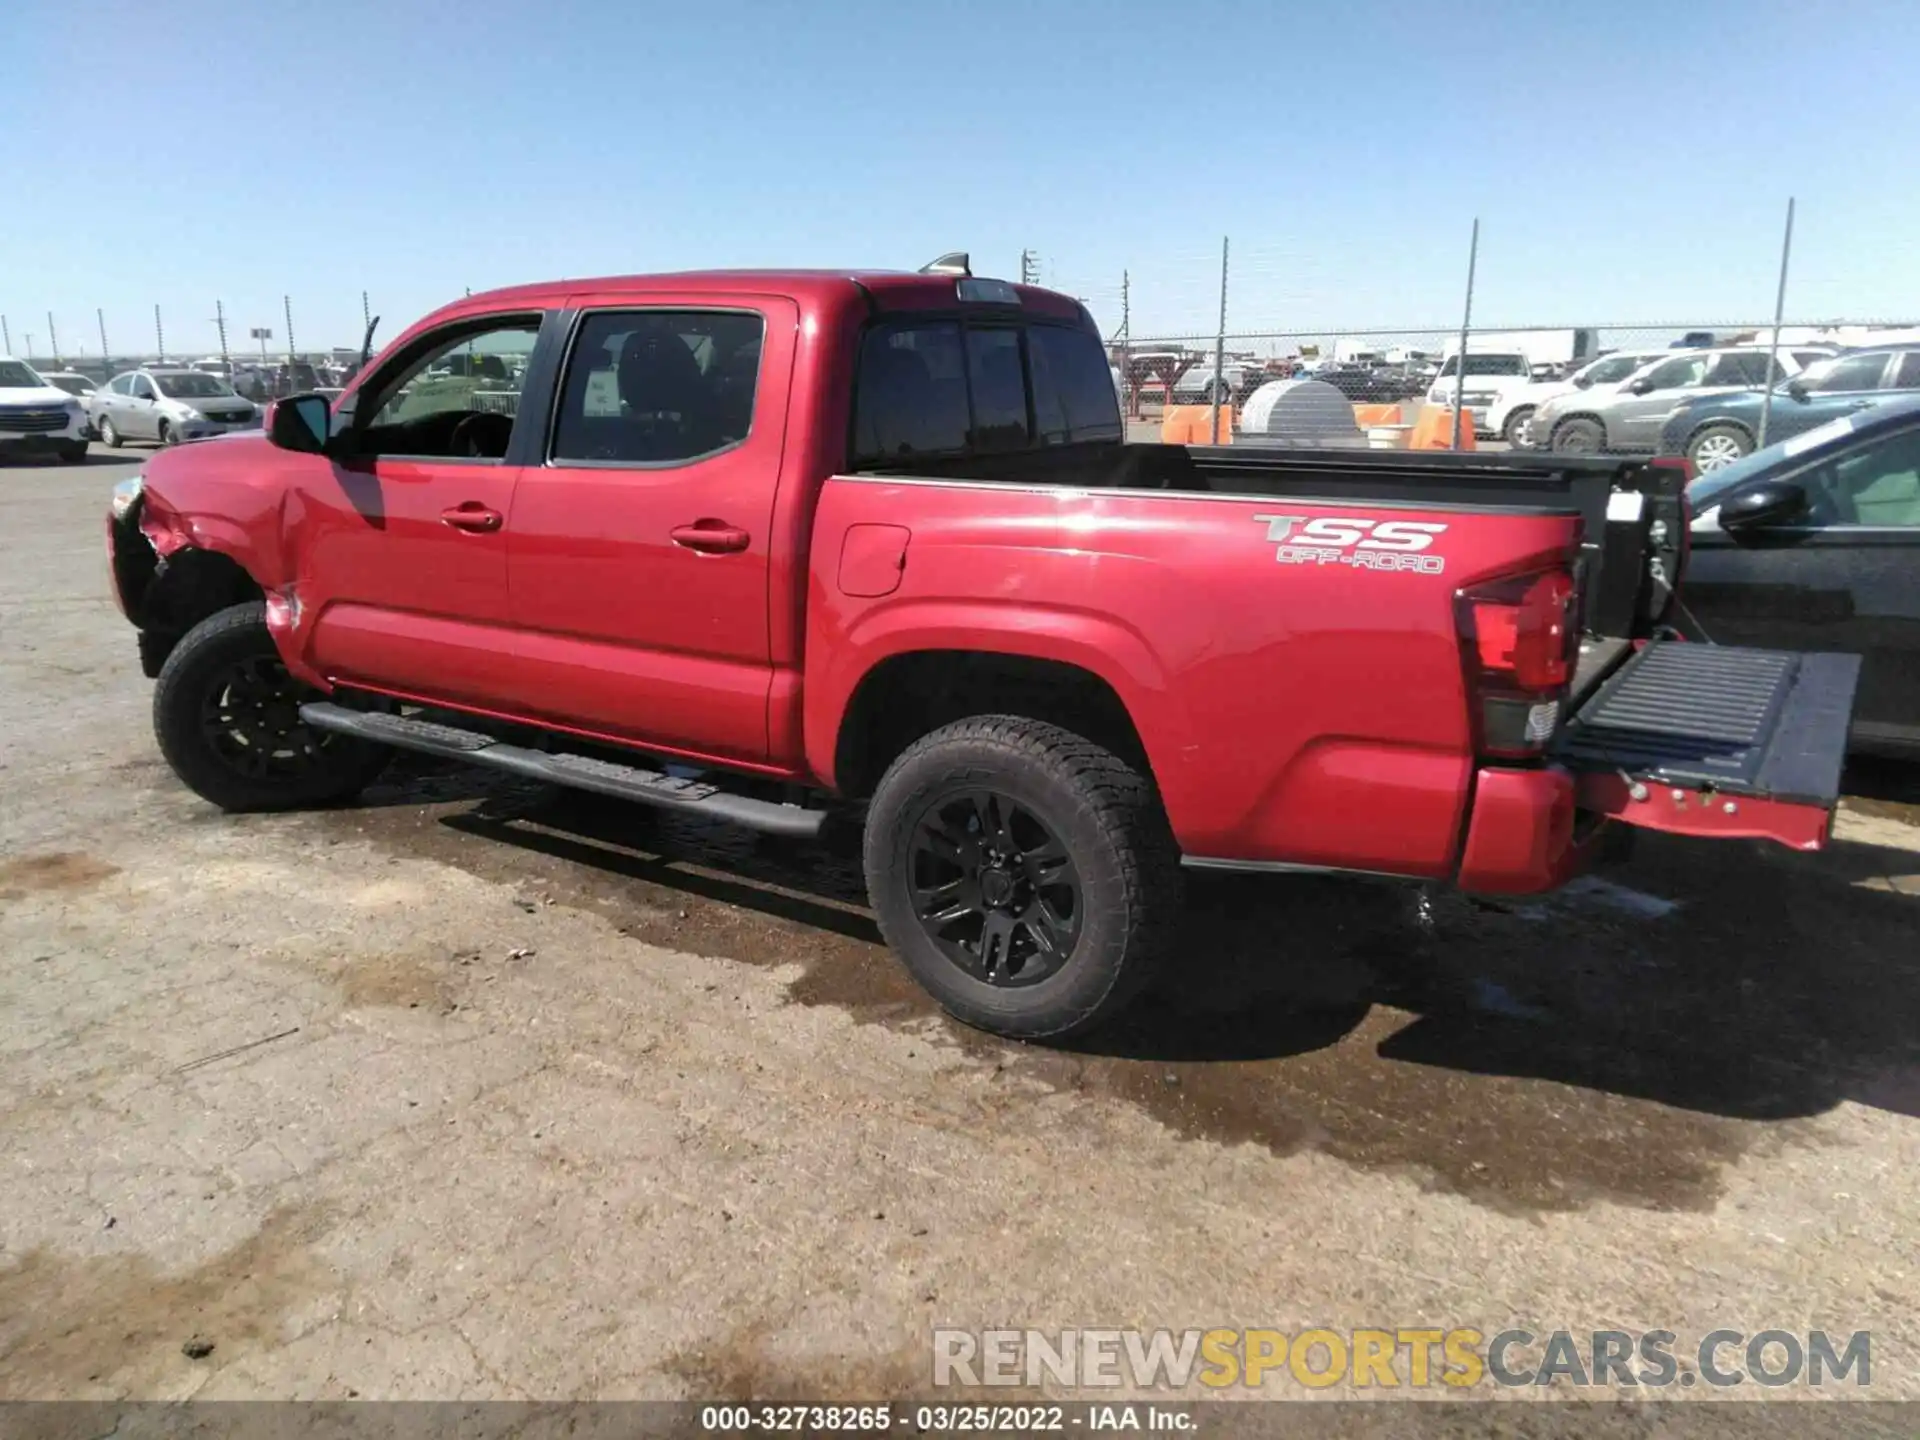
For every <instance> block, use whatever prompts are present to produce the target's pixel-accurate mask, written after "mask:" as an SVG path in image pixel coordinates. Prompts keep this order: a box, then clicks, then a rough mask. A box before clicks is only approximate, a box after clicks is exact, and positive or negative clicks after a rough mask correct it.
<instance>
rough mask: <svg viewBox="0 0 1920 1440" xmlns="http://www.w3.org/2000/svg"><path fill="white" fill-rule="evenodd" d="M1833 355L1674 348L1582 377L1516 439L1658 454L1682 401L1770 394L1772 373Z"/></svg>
mask: <svg viewBox="0 0 1920 1440" xmlns="http://www.w3.org/2000/svg"><path fill="white" fill-rule="evenodd" d="M1833 353H1834V352H1833V351H1832V350H1831V349H1830V348H1821V347H1815V346H1798V345H1797V346H1793V347H1792V348H1783V349H1781V350H1780V351H1779V352H1778V353H1777V354H1770V353H1769V351H1768V350H1767V348H1766V347H1765V346H1760V345H1724V346H1714V347H1710V348H1699V349H1689V350H1682V351H1679V352H1678V353H1675V352H1674V351H1672V350H1668V351H1665V352H1662V353H1661V354H1660V356H1659V358H1657V359H1653V360H1650V361H1649V362H1648V363H1646V364H1644V365H1641V366H1640V367H1639V368H1638V369H1635V370H1632V371H1630V372H1629V373H1628V374H1626V375H1625V376H1623V377H1621V378H1619V379H1617V380H1610V381H1599V380H1589V381H1588V382H1587V383H1586V384H1584V385H1582V384H1580V383H1579V380H1578V377H1576V380H1575V381H1574V382H1573V386H1574V388H1572V389H1571V390H1568V391H1566V392H1565V393H1562V394H1558V395H1555V396H1552V397H1551V398H1548V399H1544V400H1542V401H1540V402H1539V403H1537V404H1536V405H1535V407H1534V409H1533V412H1532V413H1531V414H1530V415H1529V416H1528V417H1527V420H1526V432H1525V435H1524V436H1523V437H1522V436H1516V438H1517V439H1521V440H1522V441H1523V443H1525V444H1527V445H1530V446H1532V447H1535V448H1539V449H1547V450H1553V451H1555V452H1557V453H1559V454H1563V455H1594V454H1600V453H1609V454H1652V453H1653V452H1654V451H1655V450H1656V449H1657V448H1658V447H1659V443H1660V436H1661V432H1662V430H1663V429H1664V427H1665V425H1666V421H1667V416H1668V415H1669V414H1670V413H1671V412H1672V411H1673V410H1674V409H1676V408H1677V407H1678V406H1679V405H1680V404H1682V403H1683V402H1685V401H1689V400H1697V399H1701V398H1704V397H1711V396H1721V395H1728V394H1734V393H1738V392H1740V391H1746V390H1759V389H1763V388H1764V387H1765V386H1766V384H1767V381H1768V377H1769V373H1770V370H1771V374H1772V375H1773V376H1774V377H1776V378H1778V377H1781V376H1784V377H1787V378H1792V377H1793V376H1796V375H1798V374H1799V373H1800V372H1801V371H1803V370H1805V369H1806V368H1807V367H1808V366H1810V365H1813V364H1816V363H1818V362H1820V361H1822V360H1825V359H1829V358H1831V357H1832V355H1833ZM1608 358H1612V357H1608ZM1596 363H1597V362H1596ZM1583 373H1584V372H1583ZM1509 419H1511V412H1509Z"/></svg>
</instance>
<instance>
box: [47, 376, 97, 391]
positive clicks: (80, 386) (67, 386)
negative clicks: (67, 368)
mask: <svg viewBox="0 0 1920 1440" xmlns="http://www.w3.org/2000/svg"><path fill="white" fill-rule="evenodd" d="M50 378H51V380H52V381H53V383H54V384H55V385H58V386H59V387H60V388H61V389H62V390H64V391H66V392H67V393H68V394H69V395H84V394H86V393H87V392H88V391H89V390H91V389H93V382H92V381H91V380H88V379H86V378H85V377H83V376H80V375H54V376H51V377H50Z"/></svg>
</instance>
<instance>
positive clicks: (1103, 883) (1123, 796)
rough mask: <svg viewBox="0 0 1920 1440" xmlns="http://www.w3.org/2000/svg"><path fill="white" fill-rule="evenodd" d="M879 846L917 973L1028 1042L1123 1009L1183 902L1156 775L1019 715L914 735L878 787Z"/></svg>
mask: <svg viewBox="0 0 1920 1440" xmlns="http://www.w3.org/2000/svg"><path fill="white" fill-rule="evenodd" d="M865 851H866V855H865V859H866V872H867V892H868V895H869V896H870V897H871V899H872V902H873V908H874V912H875V914H876V915H877V917H878V919H879V922H880V930H881V933H882V934H883V935H884V936H885V937H886V939H887V943H888V944H889V945H891V946H892V947H893V949H894V951H895V953H897V954H898V955H899V956H900V958H901V959H902V960H903V961H904V962H905V963H906V966H907V969H908V970H910V971H911V972H912V973H913V977H914V978H915V979H916V980H918V981H919V982H920V984H921V985H922V986H923V987H924V988H925V989H926V990H927V991H928V993H930V994H931V995H932V996H933V997H934V999H936V1000H938V1001H939V1002H940V1004H941V1006H942V1007H943V1008H945V1009H946V1011H947V1012H948V1013H949V1014H951V1015H952V1016H954V1017H955V1018H956V1019H958V1020H962V1021H964V1022H965V1023H967V1024H969V1025H974V1026H978V1027H979V1028H980V1029H982V1030H990V1031H992V1032H993V1033H995V1034H998V1035H1007V1036H1012V1037H1015V1038H1018V1039H1041V1038H1047V1037H1062V1036H1066V1035H1071V1034H1075V1033H1078V1032H1081V1031H1085V1030H1090V1029H1092V1028H1094V1027H1096V1026H1098V1025H1099V1024H1101V1023H1102V1022H1104V1021H1107V1020H1110V1019H1112V1018H1113V1017H1114V1016H1115V1015H1117V1014H1118V1013H1119V1012H1120V1011H1121V1010H1122V1009H1124V1008H1125V1006H1126V1005H1127V1003H1128V1002H1129V1001H1131V1000H1132V999H1133V998H1134V997H1135V996H1136V995H1138V994H1139V993H1140V991H1141V989H1142V988H1143V987H1144V986H1145V985H1146V983H1147V981H1148V980H1149V979H1150V978H1151V977H1152V973H1153V970H1154V968H1155V965H1156V963H1157V962H1158V961H1159V959H1160V958H1161V956H1162V954H1163V953H1164V951H1165V950H1166V948H1167V944H1168V941H1169V938H1170V936H1171V933H1172V931H1173V928H1174V926H1175V925H1176V924H1177V923H1178V918H1179V914H1180V909H1181V904H1182V887H1181V877H1180V861H1179V854H1178V851H1177V849H1176V847H1175V845H1174V842H1173V836H1172V833H1171V832H1170V831H1169V830H1168V828H1167V822H1166V817H1165V815H1164V814H1163V812H1162V811H1161V808H1160V803H1159V798H1158V796H1157V795H1156V794H1155V793H1154V789H1153V786H1152V785H1151V783H1149V782H1148V780H1147V779H1146V778H1145V777H1144V776H1143V775H1141V774H1140V773H1139V771H1137V770H1136V769H1134V768H1133V767H1132V766H1130V765H1128V764H1127V763H1126V762H1125V761H1123V760H1121V759H1120V758H1119V757H1118V756H1116V755H1114V754H1113V753H1112V752H1110V751H1108V750H1105V749H1103V748H1102V747H1100V746H1098V745H1095V744H1093V743H1092V742H1091V741H1088V740H1085V739H1082V738H1081V737H1080V736H1078V735H1075V734H1073V733H1072V732H1070V731H1067V730H1063V729H1061V728H1060V727H1059V726H1057V725H1049V724H1046V723H1044V722H1042V721H1038V720H1029V719H1024V718H1022V717H1019V716H1012V715H984V716H976V717H974V718H972V719H968V720H962V721H959V722H957V723H955V724H952V725H947V726H944V727H943V728H941V729H939V730H935V731H934V732H933V733H932V734H930V735H926V736H923V737H922V738H921V739H920V740H918V741H916V742H915V743H914V744H913V745H911V746H909V747H908V748H907V750H906V751H905V752H904V753H903V754H902V755H901V756H900V757H899V759H897V760H895V761H894V762H893V764H892V766H890V767H889V768H888V770H887V773H886V775H885V776H884V777H883V778H882V779H881V781H880V784H879V787H878V789H877V790H876V791H875V792H874V796H873V802H872V804H871V806H870V807H869V810H868V820H867V832H866V844H865Z"/></svg>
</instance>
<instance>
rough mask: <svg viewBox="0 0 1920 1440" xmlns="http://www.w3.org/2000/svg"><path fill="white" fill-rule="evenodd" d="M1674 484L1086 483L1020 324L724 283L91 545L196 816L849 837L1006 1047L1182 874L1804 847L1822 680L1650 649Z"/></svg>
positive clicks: (469, 340)
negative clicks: (501, 798)
mask: <svg viewBox="0 0 1920 1440" xmlns="http://www.w3.org/2000/svg"><path fill="white" fill-rule="evenodd" d="M1686 479H1687V472H1686V471H1685V469H1684V468H1683V467H1682V468H1676V467H1674V466H1673V465H1670V464H1663V463H1661V462H1658V461H1652V462H1648V461H1641V460H1609V459H1590V458H1574V457H1567V456H1557V455H1553V456H1550V455H1537V454H1525V455H1489V454H1482V453H1473V454H1461V455H1433V454H1406V453H1398V454H1396V453H1391V452H1373V451H1365V450H1317V451H1316V450H1292V449H1285V448H1253V447H1249V446H1230V447H1216V448H1197V447H1196V448H1187V447H1184V446H1171V445H1131V444H1126V443H1124V437H1123V433H1122V422H1121V417H1120V414H1119V410H1118V407H1117V404H1116V402H1115V396H1114V389H1113V385H1112V380H1111V374H1110V371H1109V369H1108V361H1107V356H1106V354H1105V353H1104V349H1103V346H1102V344H1101V339H1100V335H1099V333H1098V331H1097V330H1096V328H1095V326H1094V323H1093V321H1092V319H1091V317H1090V316H1089V315H1088V314H1087V312H1086V311H1085V309H1084V308H1083V307H1082V306H1080V305H1079V304H1078V303H1076V302H1075V301H1073V300H1071V299H1069V298H1067V297H1065V296H1061V295H1057V294H1053V293H1050V292H1047V291H1044V290H1039V289H1033V288H1028V287H1025V286H1014V285H1010V284H1007V283H1005V282H1003V281H998V280H988V279H982V278H978V277H974V276H972V275H971V274H967V273H952V272H950V271H943V272H940V273H931V274H929V273H898V274H850V273H839V272H794V273H773V272H726V273H712V274H682V275H657V276H634V277H627V278H618V279H607V280H576V281H560V282H555V283H553V284H545V285H531V286H526V287H522V288H518V289H509V290H500V291H495V292H493V293H491V294H484V295H474V296H470V297H468V298H465V299H462V300H459V301H456V302H455V303H453V304H451V305H449V306H447V307H446V308H445V309H442V310H440V311H437V312H436V313H434V314H432V315H430V316H428V317H427V318H426V319H424V320H422V321H421V322H420V323H419V324H417V325H415V326H414V327H413V328H412V329H410V330H408V331H407V332H406V333H405V334H404V335H402V336H401V337H400V338H399V339H398V340H396V341H395V342H394V343H393V344H392V345H391V346H389V347H388V349H387V350H386V351H385V352H384V353H383V354H382V355H381V356H380V358H379V359H378V360H377V361H376V362H375V363H374V364H373V365H371V366H369V367H367V368H366V369H365V370H364V371H363V372H362V373H361V375H360V376H358V377H357V378H356V380H355V382H354V383H353V384H352V385H351V386H350V387H349V388H348V389H347V390H346V391H345V392H344V393H343V394H342V395H340V396H339V397H338V399H337V401H335V402H333V403H332V404H329V402H328V401H327V399H325V398H324V397H321V396H318V395H305V396H296V397H292V398H290V399H287V400H283V401H280V402H278V403H277V404H276V405H275V406H274V407H273V409H272V411H271V413H270V415H269V417H268V422H267V425H266V429H265V433H264V434H262V435H257V436H251V437H229V438H223V439H218V440H209V441H203V442H196V443H193V444H188V445H183V446H180V447H177V448H174V449H170V450H167V451H165V452H164V453H161V454H158V455H156V456H155V457H154V458H153V459H152V460H151V461H150V462H149V463H148V464H147V466H146V468H145V471H144V474H143V475H142V476H140V477H138V478H136V479H134V480H130V481H128V482H126V483H124V484H123V485H122V486H121V487H119V489H118V490H117V491H116V493H115V495H114V498H113V504H112V515H111V518H110V520H109V525H108V532H109V545H110V551H111V558H112V569H113V576H114V583H115V589H116V591H117V594H118V599H119V603H120V605H121V608H122V609H123V610H124V611H125V613H126V614H127V616H128V617H129V618H130V619H131V620H132V621H133V623H134V624H135V625H136V626H138V627H139V630H140V646H141V654H142V657H143V660H144V662H145V668H146V670H147V673H148V674H149V675H150V676H154V677H157V679H158V682H159V683H158V685H157V686H156V689H155V695H154V720H155V728H156V730H157V732H158V736H159V742H160V746H161V749H162V750H163V751H164V753H165V755H166V757H167V759H168V760H169V762H170V763H171V764H172V766H173V768H174V770H175V771H176V772H177V773H178V775H179V776H180V778H181V779H182V780H184V781H185V782H186V783H187V784H188V785H189V786H190V787H192V788H193V789H194V790H196V791H197V792H199V794H201V795H202V796H204V797H206V798H207V799H208V800H210V801H212V802H213V803H214V804H216V805H219V806H222V807H225V808H227V809H232V810H245V809H255V808H265V807H284V806H292V805H299V804H316V803H325V802H334V801H339V800H341V799H342V798H343V797H347V796H350V795H352V794H353V793H354V792H356V791H357V790H359V789H360V788H361V787H363V786H364V785H366V784H367V783H368V782H369V780H371V779H372V778H373V776H374V775H375V774H376V772H377V771H378V770H379V768H380V766H381V764H382V763H383V761H384V759H385V758H386V757H387V756H388V755H389V754H390V752H391V749H392V747H400V748H406V749H413V750H420V751H427V752H431V753H434V754H438V755H442V756H454V757H458V758H460V759H462V760H465V761H470V762H472V763H474V764H477V765H485V766H493V767H496V768H499V769H502V770H506V771H511V772H513V773H515V774H518V775H522V776H529V777H534V778H538V779H541V780H546V781H551V782H555V783H558V784H561V785H571V786H578V787H583V788H585V789H589V790H594V791H599V792H603V793H606V794H611V795H617V796H625V797H629V798H631V799H634V800H637V801H642V802H645V803H648V804H652V805H657V806H667V807H672V808H675V809H679V810H685V811H693V812H699V813H703V814H707V815H712V816H717V817H722V818H725V819H727V820H730V821H735V822H738V823H740V824H743V825H748V826H755V827H758V828H760V829H762V830H765V831H771V832H777V833H781V834H787V835H803V836H804V835H813V834H816V833H818V831H819V830H820V828H821V827H822V825H824V824H826V823H827V822H828V821H829V820H830V819H833V818H835V817H837V816H844V817H848V818H851V819H853V820H855V821H857V822H858V823H859V824H860V825H861V826H862V827H863V835H864V840H863V844H864V849H865V864H866V874H867V880H868V885H869V888H870V892H871V897H872V901H873V906H874V910H875V912H876V914H877V916H878V918H879V923H880V926H881V929H882V931H883V932H884V933H885V935H886V937H887V940H888V941H889V943H890V944H891V945H892V946H893V947H894V949H895V950H896V952H897V953H898V954H899V956H900V957H901V959H902V960H903V961H904V962H905V963H906V964H907V965H908V966H909V968H910V969H911V970H912V972H913V973H914V975H915V976H916V977H917V978H918V979H919V980H920V981H921V983H922V984H924V985H925V986H926V988H927V989H928V990H930V991H931V992H932V993H933V994H934V995H935V996H936V997H937V998H938V999H939V1000H940V1001H941V1002H942V1003H943V1004H944V1005H945V1006H946V1007H947V1008H948V1009H949V1010H950V1011H951V1012H952V1013H954V1014H955V1015H957V1016H959V1017H960V1018H961V1019H963V1020H966V1021H968V1022H970V1023H973V1024H975V1025H980V1026H983V1027H986V1028H989V1029H992V1030H995V1031H999V1032H1001V1033H1004V1034H1010V1035H1020V1036H1047V1035H1062V1034H1065V1033H1068V1032H1071V1031H1075V1030H1078V1029H1082V1028H1085V1027H1088V1026H1091V1025H1094V1024H1097V1023H1098V1022H1100V1021H1101V1020H1103V1019H1105V1018H1107V1017H1108V1016H1110V1015H1112V1014H1113V1013H1114V1012H1115V1011H1116V1010H1117V1008H1118V1007H1119V1006H1121V1005H1122V1004H1123V1003H1125V1001H1126V1000H1127V999H1128V998H1129V997H1131V996H1132V995H1134V994H1136V993H1137V992H1138V991H1139V989H1140V986H1141V985H1142V983H1143V982H1144V981H1145V980H1146V979H1147V978H1148V977H1149V975H1150V974H1151V973H1152V970H1153V965H1154V962H1155V961H1156V960H1157V959H1160V958H1162V957H1164V956H1165V955H1166V954H1167V953H1168V952H1169V951H1170V950H1171V949H1172V948H1173V946H1174V945H1175V944H1176V939H1175V937H1176V936H1177V934H1178V929H1179V927H1178V919H1179V913H1180V906H1181V904H1182V896H1181V877H1182V867H1183V866H1189V867H1191V866H1200V867H1224V868H1230V869H1241V870H1272V871H1295V870H1302V869H1309V870H1348V871H1364V872H1371V873H1375V874H1384V875H1393V876H1406V877H1411V878H1417V879H1420V880H1425V881H1438V882H1451V883H1453V884H1456V885H1458V886H1460V887H1463V888H1465V889H1468V890H1473V891H1481V892H1496V893H1499V892H1504V893H1524V892H1532V891H1539V890H1544V889H1547V888H1549V887H1552V886H1554V885H1555V884H1557V883H1559V882H1560V881H1561V880H1563V879H1564V878H1565V877H1566V876H1568V875H1569V874H1570V873H1571V872H1572V871H1573V870H1574V869H1575V868H1576V867H1577V866H1578V865H1579V864H1580V863H1581V862H1582V860H1583V859H1584V858H1585V857H1586V856H1587V855H1589V854H1590V852H1591V850H1592V848H1593V846H1594V844H1595V842H1596V840H1597V838H1598V837H1599V835H1600V834H1601V833H1602V831H1603V830H1605V829H1606V827H1607V826H1608V824H1609V823H1610V822H1616V821H1617V822H1626V823H1628V824H1633V825H1642V826H1652V827H1655V828H1660V829H1666V830H1675V831H1683V832H1687V833H1692V834H1698V835H1703V836H1745V837H1765V838H1770V839H1774V840H1778V841H1781V842H1784V843H1786V844H1789V845H1794V846H1799V847H1801V848H1809V849H1811V848H1817V847H1818V846H1819V845H1820V844H1821V843H1823V841H1824V838H1825V836H1826V834H1827V831H1828V828H1829V825H1830V821H1831V813H1832V810H1833V807H1834V804H1835V801H1836V795H1837V792H1838V786H1839V769H1840V760H1841V755H1842V752H1843V749H1844V744H1845V735H1846V724H1847V717H1848V713H1849V709H1850V707H1851V703H1852V692H1853V686H1854V681H1855V672H1856V669H1857V661H1855V660H1854V659H1853V658H1852V657H1849V656H1827V655H1788V654H1782V653H1776V652H1771V651H1758V650H1740V649H1732V648H1727V647H1715V646H1706V645H1692V644H1682V643H1678V642H1677V641H1676V640H1673V639H1670V638H1664V637H1665V636H1666V635H1667V634H1668V632H1666V631H1665V630H1664V628H1663V622H1664V620H1665V617H1666V615H1667V613H1668V611H1669V609H1670V608H1671V607H1672V606H1673V605H1674V603H1675V592H1676V587H1677V585H1678V582H1679V577H1680V572H1681V569H1682V567H1683V565H1684V563H1685V543H1686V534H1687V524H1686V511H1685V501H1684V487H1685V483H1686Z"/></svg>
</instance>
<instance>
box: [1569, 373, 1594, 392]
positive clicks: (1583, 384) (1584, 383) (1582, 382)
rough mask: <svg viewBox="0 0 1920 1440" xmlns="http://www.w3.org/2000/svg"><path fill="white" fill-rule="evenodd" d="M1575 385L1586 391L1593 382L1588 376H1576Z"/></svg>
mask: <svg viewBox="0 0 1920 1440" xmlns="http://www.w3.org/2000/svg"><path fill="white" fill-rule="evenodd" d="M1573 383H1574V385H1575V386H1576V387H1577V388H1579V389H1581V390H1585V389H1587V388H1588V387H1589V386H1591V385H1592V384H1593V380H1592V379H1591V378H1590V377H1588V376H1586V375H1576V376H1574V377H1573Z"/></svg>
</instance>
